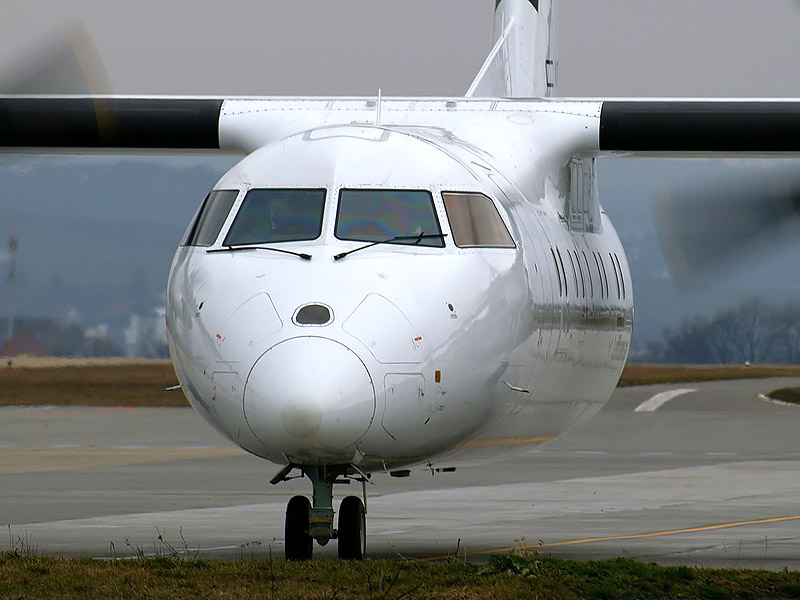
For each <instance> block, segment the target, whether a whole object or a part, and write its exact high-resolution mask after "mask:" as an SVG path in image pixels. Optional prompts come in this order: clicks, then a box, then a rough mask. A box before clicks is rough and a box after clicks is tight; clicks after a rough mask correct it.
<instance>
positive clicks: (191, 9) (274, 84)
mask: <svg viewBox="0 0 800 600" xmlns="http://www.w3.org/2000/svg"><path fill="white" fill-rule="evenodd" d="M559 6H560V40H559V42H560V44H559V46H560V63H561V68H560V71H561V73H560V77H561V80H560V83H561V87H562V91H563V93H564V94H565V95H726V96H730V95H743V96H749V95H775V96H800V66H798V57H800V35H799V34H798V32H800V2H798V1H797V0H758V1H753V0H670V1H668V2H667V1H664V0H602V1H600V0H564V1H563V2H561V3H560V5H559ZM493 8H494V2H492V0H403V1H402V2H398V1H397V0H233V1H232V2H220V1H219V0H213V1H211V0H169V1H167V2H165V1H164V0H135V1H132V2H113V1H108V0H28V1H23V0H5V1H4V2H3V3H2V5H1V6H0V17H1V18H0V56H2V57H3V62H5V64H6V65H7V64H8V63H9V61H16V60H18V59H19V58H20V57H21V56H24V53H25V52H27V50H28V49H30V47H31V46H33V45H35V44H37V43H38V42H41V41H42V40H44V39H47V38H48V36H49V35H51V34H52V33H53V32H60V31H64V30H65V29H66V28H68V27H71V26H74V25H76V24H81V25H82V26H83V27H85V29H86V30H87V31H88V33H89V35H90V36H91V38H92V40H93V41H94V43H95V45H96V47H97V49H98V52H99V54H100V55H101V56H102V57H103V61H104V63H105V65H106V69H107V71H108V73H109V77H110V81H111V86H112V90H113V91H114V92H116V93H120V94H123V93H127V94H132V93H169V94H258V95H272V94H295V95H306V94H307V95H363V94H373V93H375V92H376V91H377V88H378V87H380V88H382V89H383V90H384V93H385V94H391V95H416V94H419V95H457V94H461V93H463V92H464V90H466V88H467V87H468V85H469V83H470V81H471V79H472V76H473V74H474V73H475V72H476V71H477V69H478V68H479V67H480V65H481V63H482V61H483V58H484V57H485V55H486V53H487V52H488V50H489V48H490V43H491V27H492V18H491V17H492V11H493Z"/></svg>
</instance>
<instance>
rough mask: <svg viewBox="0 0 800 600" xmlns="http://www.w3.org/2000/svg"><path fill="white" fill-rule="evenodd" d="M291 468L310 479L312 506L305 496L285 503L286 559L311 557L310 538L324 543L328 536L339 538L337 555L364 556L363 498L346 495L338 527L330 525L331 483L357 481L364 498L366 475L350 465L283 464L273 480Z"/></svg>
mask: <svg viewBox="0 0 800 600" xmlns="http://www.w3.org/2000/svg"><path fill="white" fill-rule="evenodd" d="M294 468H299V469H301V470H302V471H303V475H305V476H306V477H308V478H309V479H310V480H311V485H312V489H313V493H312V496H313V506H312V503H311V502H309V500H308V498H306V497H305V496H294V497H293V498H292V499H291V500H290V501H289V504H288V506H287V507H286V523H285V530H284V531H285V535H286V538H285V540H286V542H285V543H286V545H285V548H286V559H287V560H310V559H311V557H312V555H313V546H314V544H313V542H314V541H316V542H317V543H318V544H319V545H320V546H325V545H326V544H327V543H328V542H329V541H330V540H332V539H338V541H339V548H338V553H339V558H340V559H342V560H363V558H364V555H365V554H366V551H367V517H366V513H367V511H366V507H365V502H362V501H361V498H359V497H358V496H347V497H345V498H344V500H342V503H341V505H340V506H339V528H338V529H334V527H333V518H334V510H333V485H334V484H335V483H350V482H351V481H359V482H361V484H362V490H363V496H364V500H366V483H367V481H368V477H367V476H366V475H365V474H364V473H362V472H361V471H359V470H358V469H356V468H355V467H352V466H351V465H343V466H337V467H317V466H309V467H306V466H297V467H295V465H289V466H288V467H286V468H284V469H283V470H282V471H281V472H280V473H278V475H276V476H275V478H273V479H272V483H273V484H275V483H279V482H281V481H286V480H287V479H290V477H288V475H289V473H291V471H292V470H293V469H294Z"/></svg>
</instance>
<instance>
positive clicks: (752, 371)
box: [618, 365, 800, 387]
mask: <svg viewBox="0 0 800 600" xmlns="http://www.w3.org/2000/svg"><path fill="white" fill-rule="evenodd" d="M767 377H800V366H797V365H786V366H783V365H780V366H768V367H760V366H759V367H748V368H745V367H742V366H728V365H708V366H689V365H626V366H625V369H624V370H623V371H622V377H621V378H620V380H619V385H618V387H629V386H633V385H653V384H656V383H690V382H696V381H721V380H725V379H764V378H767Z"/></svg>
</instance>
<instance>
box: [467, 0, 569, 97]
mask: <svg viewBox="0 0 800 600" xmlns="http://www.w3.org/2000/svg"><path fill="white" fill-rule="evenodd" d="M557 1H558V0H495V2H496V4H495V10H494V47H493V48H492V51H491V53H490V54H489V57H488V58H487V59H486V62H485V63H483V67H481V70H480V71H479V72H478V75H477V76H476V77H475V80H474V81H473V82H472V85H471V86H470V87H469V90H467V94H466V95H467V97H471V96H479V97H496V98H532V97H545V96H550V95H554V92H555V76H556V67H557V65H558V63H557V62H556V58H555V46H556V45H555V42H556V39H555V36H556V14H555V7H554V4H555V3H556V2H557Z"/></svg>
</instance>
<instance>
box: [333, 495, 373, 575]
mask: <svg viewBox="0 0 800 600" xmlns="http://www.w3.org/2000/svg"><path fill="white" fill-rule="evenodd" d="M366 553H367V515H366V513H365V512H364V503H363V502H361V498H359V497H358V496H347V497H346V498H345V499H344V500H342V505H341V506H340V507H339V558H341V559H342V560H364V555H365V554H366Z"/></svg>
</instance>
